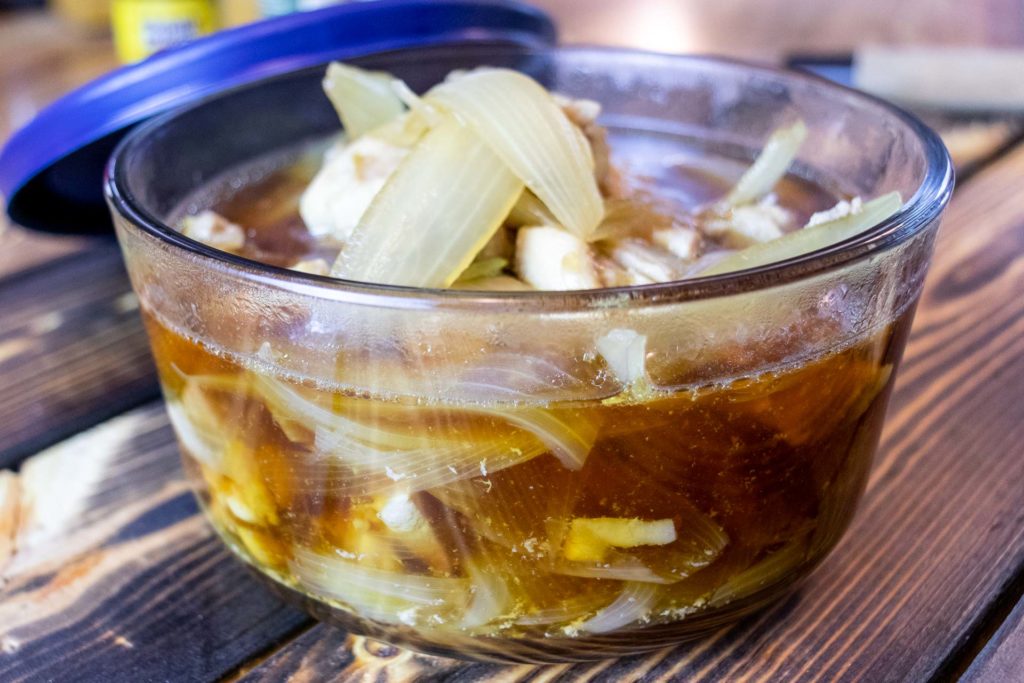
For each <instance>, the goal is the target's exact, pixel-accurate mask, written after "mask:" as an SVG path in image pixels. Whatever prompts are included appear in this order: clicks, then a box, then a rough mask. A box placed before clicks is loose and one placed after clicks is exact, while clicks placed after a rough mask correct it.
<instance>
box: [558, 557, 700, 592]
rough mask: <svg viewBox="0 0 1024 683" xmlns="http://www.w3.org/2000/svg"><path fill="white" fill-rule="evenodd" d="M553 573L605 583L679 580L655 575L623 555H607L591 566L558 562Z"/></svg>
mask: <svg viewBox="0 0 1024 683" xmlns="http://www.w3.org/2000/svg"><path fill="white" fill-rule="evenodd" d="M554 571H555V573H556V574H563V575H565V576H578V577H580V578H583V579H603V580H606V581H633V582H637V583H653V584H662V585H664V584H670V583H676V582H677V581H679V580H680V579H678V578H669V577H665V576H661V575H660V574H656V573H655V572H654V571H652V570H651V568H650V567H648V566H647V565H645V564H643V563H642V562H640V561H639V560H637V559H636V558H634V557H631V556H630V555H627V554H625V553H609V554H608V555H607V556H606V557H605V558H604V559H603V560H602V561H601V562H598V563H591V564H586V563H582V562H559V563H558V564H557V565H555V569H554Z"/></svg>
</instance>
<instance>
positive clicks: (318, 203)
mask: <svg viewBox="0 0 1024 683" xmlns="http://www.w3.org/2000/svg"><path fill="white" fill-rule="evenodd" d="M408 153H409V150H408V149H407V148H405V147H398V146H395V145H392V144H389V143H387V142H384V141H383V140H380V139H378V138H375V137H373V136H372V135H364V136H362V137H360V138H359V139H357V140H354V141H352V142H351V143H349V144H347V145H344V146H340V147H335V148H334V149H332V150H331V151H330V152H328V154H327V158H326V159H325V160H324V165H323V167H321V169H320V171H319V172H318V173H317V174H316V177H314V178H313V182H311V183H310V184H309V187H307V188H306V191H305V192H304V193H303V194H302V198H301V199H300V200H299V213H300V214H301V216H302V220H303V221H304V222H305V224H306V229H307V230H309V232H310V234H311V235H313V236H314V237H317V238H320V239H330V240H331V241H333V242H336V243H344V242H345V240H346V239H348V237H349V235H350V234H351V233H352V230H353V229H354V228H355V227H356V225H357V224H358V223H359V220H360V219H361V218H362V217H363V214H364V213H365V212H366V209H367V207H369V206H370V202H372V201H373V198H374V197H376V196H377V193H378V192H380V189H381V188H382V187H384V183H385V182H387V179H388V178H389V177H390V176H391V174H392V173H394V171H395V169H396V168H398V164H399V163H401V161H402V159H404V158H405V156H406V155H407V154H408Z"/></svg>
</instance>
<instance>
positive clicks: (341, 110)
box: [323, 62, 405, 140]
mask: <svg viewBox="0 0 1024 683" xmlns="http://www.w3.org/2000/svg"><path fill="white" fill-rule="evenodd" d="M394 81H395V77H394V76H392V75H391V74H389V73H384V72H380V71H366V70H365V69H357V68H355V67H352V66H347V65H345V64H340V63H338V62H334V63H332V64H331V65H330V66H329V67H327V75H326V76H325V77H324V81H323V85H324V92H325V93H327V97H328V99H330V101H331V104H333V105H334V108H335V109H336V110H337V112H338V116H339V117H340V118H341V123H342V125H344V127H345V132H346V133H347V134H348V138H349V140H353V139H355V138H357V137H359V136H360V135H363V134H364V133H367V132H369V131H371V130H373V129H374V128H377V127H378V126H381V125H383V124H385V123H387V122H388V121H390V120H392V119H394V118H395V117H397V116H398V115H400V114H401V113H402V112H403V111H405V105H404V104H402V100H401V99H399V97H398V95H397V94H396V91H395V88H394V86H393V85H392V84H393V82H394Z"/></svg>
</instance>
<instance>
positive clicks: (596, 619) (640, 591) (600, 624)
mask: <svg viewBox="0 0 1024 683" xmlns="http://www.w3.org/2000/svg"><path fill="white" fill-rule="evenodd" d="M657 596H658V589H657V588H656V587H655V586H652V585H651V584H649V583H627V584H626V587H625V588H624V589H623V590H622V593H620V594H619V597H617V598H615V600H613V601H612V603H611V604H610V605H608V606H607V607H605V608H604V609H602V610H601V611H599V612H598V613H597V614H595V615H594V616H592V617H591V618H589V619H587V620H586V621H584V622H583V623H582V624H580V625H579V630H580V631H582V632H584V633H609V632H610V631H615V630H618V629H620V628H622V627H623V626H628V625H629V624H632V623H634V622H637V621H641V620H644V619H646V618H647V615H648V614H649V613H650V611H651V608H652V607H653V606H654V603H655V601H656V599H657Z"/></svg>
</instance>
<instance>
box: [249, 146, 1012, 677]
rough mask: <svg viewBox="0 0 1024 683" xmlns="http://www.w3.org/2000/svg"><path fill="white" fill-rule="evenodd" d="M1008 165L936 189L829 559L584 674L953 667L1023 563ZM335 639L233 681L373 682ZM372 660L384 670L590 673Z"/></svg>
mask: <svg viewBox="0 0 1024 683" xmlns="http://www.w3.org/2000/svg"><path fill="white" fill-rule="evenodd" d="M1022 173H1024V146H1022V147H1019V148H1017V149H1016V150H1015V151H1014V152H1013V153H1012V154H1010V155H1009V156H1007V157H1006V158H1005V159H1003V160H1001V161H999V162H997V163H995V164H994V165H993V166H991V167H989V168H987V169H986V170H984V171H982V172H981V173H980V174H979V175H978V176H977V177H975V179H974V180H972V181H971V182H970V183H968V184H967V185H966V186H963V187H962V188H961V190H960V191H959V192H958V194H957V196H956V198H955V199H954V202H953V205H952V206H951V208H950V210H949V214H948V216H947V220H946V221H945V225H944V227H943V230H942V233H941V236H940V239H939V244H938V246H937V254H936V257H935V263H934V266H933V269H932V272H931V275H930V277H929V284H928V286H927V289H926V292H925V295H924V298H923V301H922V304H921V308H920V310H919V312H918V316H917V324H916V326H915V331H914V334H913V336H912V339H911V343H910V347H909V350H908V354H907V358H906V361H905V364H904V367H903V369H902V370H901V373H900V375H899V377H898V380H897V390H896V394H895V396H894V400H893V405H892V407H891V409H890V416H889V422H888V425H887V428H886V433H885V437H884V440H883V444H882V447H881V452H880V456H879V459H878V462H877V464H876V467H875V470H874V473H873V476H872V479H871V483H870V486H869V491H868V494H867V497H866V499H865V502H864V505H863V509H862V511H861V513H860V514H859V516H858V517H857V519H856V520H855V523H854V526H853V528H852V529H851V530H850V532H849V535H848V537H847V539H846V540H845V541H844V542H843V543H842V544H841V546H840V547H839V548H838V549H837V551H836V553H835V554H834V555H833V556H832V557H831V558H829V559H828V560H827V561H826V562H825V564H824V565H823V567H822V568H821V569H820V570H819V572H818V573H817V574H815V575H814V576H813V577H812V578H811V580H810V581H809V582H808V584H807V585H806V587H805V588H804V589H803V590H802V591H801V592H800V593H799V594H797V595H795V596H793V597H792V598H791V599H789V600H787V601H785V602H783V603H781V604H779V605H777V606H776V607H774V608H772V609H770V610H767V611H766V612H764V613H762V614H760V615H758V616H756V617H754V618H752V619H749V620H747V621H745V622H743V623H741V624H739V625H737V626H735V627H733V628H731V629H728V630H725V631H723V632H722V633H721V634H720V635H718V636H717V637H714V638H711V639H708V640H706V641H704V642H701V643H698V644H696V645H691V646H684V647H680V648H676V649H672V650H666V651H663V652H661V653H658V654H656V655H647V656H643V657H634V658H625V659H622V660H619V661H617V662H614V663H606V665H605V666H606V668H605V669H602V670H601V671H602V672H601V673H600V674H599V675H598V678H599V679H603V680H636V679H642V680H649V681H655V680H674V679H681V680H733V679H735V678H740V677H742V678H747V679H753V680H765V681H770V680H814V679H819V680H853V679H857V678H859V679H862V680H882V679H886V680H924V679H927V678H929V677H932V676H937V675H941V674H943V673H944V672H946V671H947V668H948V667H950V666H952V665H953V663H954V662H955V660H956V658H957V656H958V654H959V648H960V647H961V645H962V644H963V643H964V642H965V641H966V640H967V638H968V636H969V635H970V634H971V633H972V631H973V629H974V628H975V627H976V626H977V625H978V624H979V623H981V622H983V621H984V620H985V618H986V614H987V613H988V611H989V610H990V609H991V608H992V606H993V605H994V604H995V603H996V602H997V601H998V599H999V596H1000V591H1001V590H1002V588H1003V587H1004V586H1005V585H1006V583H1007V581H1008V577H1011V576H1013V575H1015V573H1016V572H1017V571H1019V569H1020V568H1021V567H1022V566H1024V523H1022V521H1024V520H1022V518H1021V512H1020V511H1021V509H1024V459H1022V458H1021V457H1020V455H1021V446H1020V444H1021V443H1022V442H1024V403H1022V402H1021V401H1020V400H1019V397H1018V395H1019V390H1020V387H1021V386H1024V297H1021V296H1020V293H1021V292H1024V204H1022V203H1021V201H1020V197H1019V190H1018V187H1019V182H1020V181H1019V178H1020V176H1021V174H1022ZM341 637H342V636H341V635H340V634H339V632H338V631H337V630H335V629H333V628H331V627H327V626H323V625H319V626H316V627H315V628H313V629H311V630H310V631H309V632H307V633H305V634H304V635H303V636H302V637H301V638H300V639H298V640H296V641H295V642H294V643H291V644H289V645H288V646H287V647H285V648H284V649H282V650H281V651H280V652H278V653H276V654H274V655H272V656H270V657H269V658H268V659H267V660H265V661H264V662H263V663H262V664H261V665H259V666H257V667H255V668H253V669H252V670H251V671H249V672H248V673H247V676H246V680H254V681H255V680H261V681H262V680H270V681H273V680H283V679H284V678H286V677H288V676H295V677H297V678H300V679H307V680H328V679H330V680H339V681H363V680H378V679H377V675H378V674H377V673H375V672H376V671H377V670H378V669H379V668H380V667H379V666H377V665H376V664H374V665H368V664H366V663H365V662H364V661H363V660H362V659H357V658H354V657H348V656H343V655H342V654H340V653H339V651H338V647H340V644H341V640H340V639H341ZM378 658H380V657H379V656H378ZM384 659H386V660H388V661H391V662H392V664H391V665H390V667H389V668H388V669H386V672H387V677H388V679H389V680H392V679H393V680H406V679H408V678H411V677H414V676H416V675H420V674H425V673H426V672H433V673H432V674H431V675H432V676H434V677H435V678H437V679H443V680H479V679H481V678H487V677H491V676H496V677H497V678H498V679H499V680H509V679H510V680H526V679H531V677H532V676H534V675H543V677H545V678H547V677H549V676H556V677H557V678H558V679H559V680H586V679H590V678H591V677H592V676H594V675H595V669H594V666H595V665H584V666H576V667H555V668H554V669H551V668H543V669H538V670H532V669H529V668H528V667H526V668H524V667H513V668H508V669H495V668H494V667H482V665H465V664H463V665H459V664H457V663H455V662H451V661H450V660H439V659H436V658H432V657H425V656H421V655H414V654H411V653H404V652H403V653H401V654H394V653H392V652H390V651H388V652H387V653H386V656H385V657H384ZM481 667H482V668H481ZM381 670H383V669H381Z"/></svg>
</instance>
